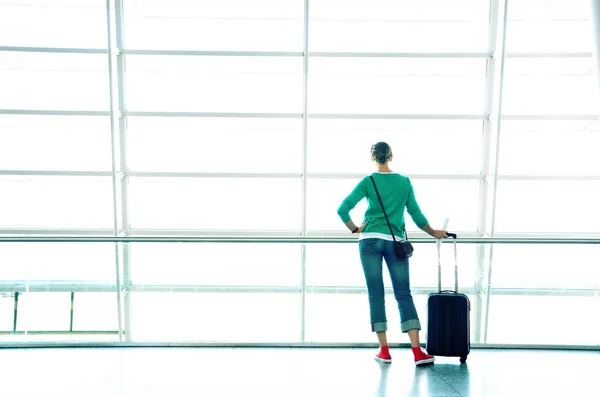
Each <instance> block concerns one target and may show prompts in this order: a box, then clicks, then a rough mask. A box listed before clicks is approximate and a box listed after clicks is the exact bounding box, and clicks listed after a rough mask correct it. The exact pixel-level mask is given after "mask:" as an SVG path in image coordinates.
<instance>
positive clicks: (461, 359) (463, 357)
mask: <svg viewBox="0 0 600 397" xmlns="http://www.w3.org/2000/svg"><path fill="white" fill-rule="evenodd" d="M466 361H467V356H462V357H461V358H460V362H461V364H462V363H465V362H466Z"/></svg>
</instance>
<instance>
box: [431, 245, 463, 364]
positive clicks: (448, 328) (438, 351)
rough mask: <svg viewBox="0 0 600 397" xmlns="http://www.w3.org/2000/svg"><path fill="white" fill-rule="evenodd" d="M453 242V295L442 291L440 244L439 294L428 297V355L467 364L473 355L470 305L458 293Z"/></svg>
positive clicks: (456, 266)
mask: <svg viewBox="0 0 600 397" xmlns="http://www.w3.org/2000/svg"><path fill="white" fill-rule="evenodd" d="M448 235H449V236H451V237H453V238H454V276H455V284H454V286H455V288H454V291H442V290H441V287H442V279H441V273H442V271H441V260H440V256H441V255H440V246H441V244H439V243H438V247H437V248H438V292H434V293H431V294H429V296H428V297H427V353H428V354H431V355H434V356H445V357H460V362H461V363H462V362H465V361H466V360H467V356H468V354H469V352H470V351H471V331H470V317H471V302H470V301H469V297H468V296H466V295H465V294H461V293H459V292H458V261H457V255H456V251H457V250H456V235H455V234H451V233H448Z"/></svg>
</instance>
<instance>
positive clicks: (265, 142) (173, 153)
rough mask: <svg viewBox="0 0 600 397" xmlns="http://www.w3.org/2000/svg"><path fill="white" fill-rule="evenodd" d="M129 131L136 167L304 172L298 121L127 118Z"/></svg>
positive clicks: (130, 152) (131, 156)
mask: <svg viewBox="0 0 600 397" xmlns="http://www.w3.org/2000/svg"><path fill="white" fill-rule="evenodd" d="M127 135H128V140H129V142H128V146H127V149H128V156H129V157H128V161H129V166H130V169H131V170H135V171H173V172H177V171H179V172H270V171H272V170H273V165H274V164H277V171H278V172H297V173H301V172H302V120H301V119H297V120H289V119H281V120H278V119H239V118H238V119H222V118H171V117H169V118H158V117H141V118H138V117H130V118H129V119H128V130H127ZM158 153H159V154H160V155H157V154H158Z"/></svg>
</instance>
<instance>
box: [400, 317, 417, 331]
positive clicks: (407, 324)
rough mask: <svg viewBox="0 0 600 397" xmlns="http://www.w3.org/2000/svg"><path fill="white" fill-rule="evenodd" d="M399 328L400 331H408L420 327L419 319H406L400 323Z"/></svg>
mask: <svg viewBox="0 0 600 397" xmlns="http://www.w3.org/2000/svg"><path fill="white" fill-rule="evenodd" d="M400 329H402V332H408V331H411V330H413V329H418V330H420V329H421V322H420V321H419V320H408V321H404V322H402V323H400Z"/></svg>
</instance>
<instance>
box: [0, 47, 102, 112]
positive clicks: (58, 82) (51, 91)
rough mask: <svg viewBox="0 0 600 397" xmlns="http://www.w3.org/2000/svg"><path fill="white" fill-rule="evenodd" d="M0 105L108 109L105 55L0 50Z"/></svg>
mask: <svg viewBox="0 0 600 397" xmlns="http://www.w3.org/2000/svg"><path fill="white" fill-rule="evenodd" d="M0 87H2V90H0V108H4V109H37V110H108V108H109V95H108V61H107V57H106V55H96V54H40V53H23V52H1V51H0Z"/></svg>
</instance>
